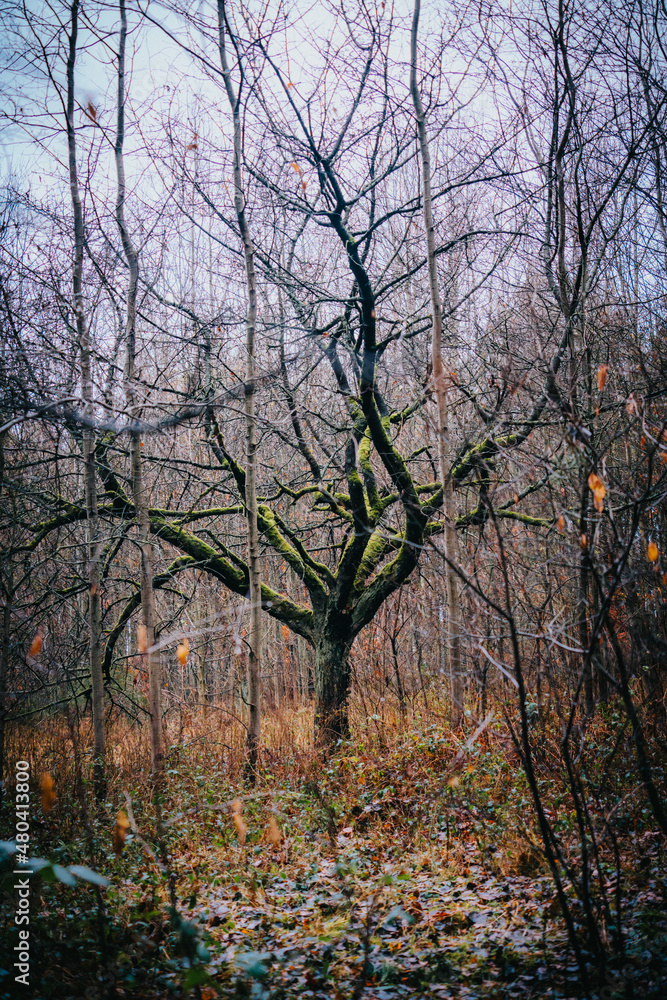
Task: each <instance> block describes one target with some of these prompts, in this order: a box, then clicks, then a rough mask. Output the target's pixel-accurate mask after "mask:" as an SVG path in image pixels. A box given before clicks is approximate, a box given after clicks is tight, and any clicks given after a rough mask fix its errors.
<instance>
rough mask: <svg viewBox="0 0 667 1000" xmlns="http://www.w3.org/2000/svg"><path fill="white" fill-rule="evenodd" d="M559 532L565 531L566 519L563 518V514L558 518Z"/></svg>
mask: <svg viewBox="0 0 667 1000" xmlns="http://www.w3.org/2000/svg"><path fill="white" fill-rule="evenodd" d="M558 530H559V531H565V518H564V517H563V515H562V514H561V515H560V517H559V518H558Z"/></svg>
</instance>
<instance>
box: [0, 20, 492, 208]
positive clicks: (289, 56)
mask: <svg viewBox="0 0 667 1000" xmlns="http://www.w3.org/2000/svg"><path fill="white" fill-rule="evenodd" d="M377 6H378V13H380V10H379V4H377ZM142 7H143V10H145V13H146V15H147V16H144V14H143V11H140V10H139V5H138V4H136V3H132V2H130V3H128V22H129V35H128V48H127V70H128V72H127V88H126V92H127V95H128V98H127V137H126V153H127V163H126V170H127V171H128V182H129V185H130V187H132V185H133V183H134V182H136V181H137V180H138V179H139V177H140V176H145V172H146V170H150V164H149V161H148V159H147V157H146V155H145V154H146V153H147V152H148V147H151V148H152V149H153V148H154V149H157V148H158V147H159V146H160V143H161V141H162V145H164V139H165V138H166V130H167V128H168V127H169V123H172V124H173V125H175V126H176V123H178V122H180V123H185V127H192V128H193V130H195V129H197V128H199V127H201V128H206V129H207V130H208V131H209V134H210V133H218V134H217V136H216V140H217V142H218V143H219V144H221V145H222V146H223V147H224V146H227V147H228V146H229V141H228V139H227V141H225V135H227V136H228V135H229V122H228V116H229V112H228V108H227V106H226V101H225V100H224V94H223V91H222V86H221V83H222V81H221V79H220V78H219V77H218V78H217V79H215V77H216V75H217V74H216V71H217V68H218V66H219V57H218V52H217V37H216V20H215V19H216V5H215V4H211V3H204V2H201V0H200V2H199V3H198V4H196V5H194V4H192V5H190V4H185V3H181V4H180V5H179V4H178V3H177V4H171V5H170V6H167V5H165V4H161V3H159V2H152V3H150V4H148V5H147V6H145V7H144V5H142ZM383 7H384V9H383V10H382V17H381V21H380V23H381V24H382V25H383V28H384V30H387V28H388V26H389V23H390V21H391V22H392V25H393V31H392V34H391V41H390V43H389V44H390V47H391V51H390V52H389V55H390V58H391V63H392V66H393V74H394V78H393V79H391V80H390V81H389V83H390V87H392V89H393V91H394V95H395V96H398V95H400V96H401V97H402V98H403V99H404V100H406V101H407V100H408V99H409V91H408V87H409V32H410V23H411V18H412V3H411V2H410V0H394V2H393V3H392V2H391V0H388V2H387V3H386V5H383ZM0 9H2V10H3V13H4V27H5V31H4V32H3V34H4V43H3V45H2V50H1V56H0V58H1V64H0V97H1V99H2V119H0V125H1V127H0V153H1V161H0V183H4V182H6V181H7V180H8V179H10V178H11V179H12V180H13V184H14V186H17V187H19V188H24V189H25V187H26V185H28V186H29V187H30V189H31V193H32V194H33V196H36V197H39V196H40V194H42V193H44V192H45V191H46V189H48V188H50V187H52V185H53V183H54V181H57V178H59V179H60V181H61V182H64V181H65V180H66V177H67V142H66V132H65V116H64V110H63V101H64V97H65V90H66V86H65V59H66V49H65V46H66V44H67V39H66V31H67V30H68V27H69V17H70V12H69V6H68V5H67V4H62V3H61V4H51V3H43V2H35V0H32V2H30V3H28V5H27V7H26V8H25V10H26V13H25V15H24V14H23V13H22V11H21V9H20V5H17V4H14V5H12V4H5V5H4V7H3V8H0ZM229 10H230V15H229V16H230V17H231V18H233V21H234V26H235V30H236V31H237V32H238V35H239V37H240V38H247V37H248V35H249V32H250V31H251V30H258V29H259V30H261V31H262V32H264V33H265V36H266V35H268V34H269V32H271V39H270V41H269V51H270V52H271V54H272V55H273V56H274V58H275V60H276V65H277V66H279V68H280V72H281V75H282V78H283V80H284V81H285V82H286V83H289V84H291V85H292V87H293V88H294V89H293V93H294V95H295V99H296V101H297V102H298V103H299V104H300V105H301V107H302V108H303V107H305V104H306V102H310V114H311V117H312V119H313V120H315V121H318V122H321V121H326V122H328V123H329V125H330V127H331V128H332V129H334V128H335V127H336V124H337V123H340V122H341V121H342V120H343V118H344V116H345V114H346V111H347V108H348V107H349V102H350V101H351V99H352V98H353V95H354V93H355V91H356V88H357V86H358V73H359V72H360V70H361V65H362V61H361V59H358V61H357V65H356V66H355V67H353V68H352V69H351V71H349V72H347V71H346V69H347V67H346V66H345V64H344V62H345V60H346V59H348V58H349V57H350V56H351V52H350V47H349V40H347V39H345V37H344V36H345V35H346V34H347V25H346V16H347V17H348V18H349V17H351V18H352V19H353V20H354V19H355V15H356V14H358V13H359V10H360V4H359V3H357V2H352V3H348V4H347V5H346V6H345V7H344V6H342V5H341V4H334V3H331V4H328V5H325V4H323V3H322V2H321V0H320V2H317V3H308V2H304V0H296V2H292V3H286V2H284V0H283V2H281V3H278V4H269V5H268V6H267V5H266V4H264V3H262V4H259V3H252V4H250V5H248V8H247V12H246V17H247V22H246V24H244V23H243V21H242V19H241V15H240V12H239V8H238V5H236V4H231V5H229ZM457 10H458V8H457V6H456V5H455V4H454V3H453V2H451V0H448V2H447V3H445V4H443V3H442V2H441V0H431V2H426V3H424V4H423V10H422V17H421V23H420V47H423V49H424V50H425V51H426V52H427V53H428V51H429V48H430V49H431V51H435V50H436V49H437V48H438V45H439V40H440V37H441V35H442V34H443V26H444V24H445V23H448V22H449V23H451V22H453V21H454V20H455V18H456V15H457ZM119 24H120V18H119V11H118V7H117V5H115V4H110V3H104V2H102V3H84V4H83V6H82V13H81V16H80V23H79V45H78V52H77V60H76V67H75V95H76V103H77V105H78V108H77V111H76V115H75V118H76V126H77V132H78V136H79V146H80V151H81V154H82V155H83V154H84V153H85V152H86V150H87V148H89V147H90V145H91V144H92V145H95V141H97V142H98V143H99V146H100V152H99V159H98V161H97V165H96V175H97V178H98V182H99V180H100V174H103V175H106V177H107V179H108V183H109V184H113V182H114V175H115V169H114V163H113V141H114V137H115V129H116V89H117V80H116V65H117V64H116V53H117V47H118V30H119ZM360 24H361V19H360ZM356 34H357V36H358V38H359V40H360V42H361V43H362V44H364V43H365V42H367V39H368V34H367V32H364V30H363V28H362V27H361V26H360V27H359V28H357V29H356ZM183 46H186V47H187V48H189V49H190V50H191V51H192V52H196V53H197V54H201V55H203V56H204V57H205V59H206V60H207V63H208V66H207V65H206V63H202V61H201V60H200V59H198V58H197V57H196V56H193V55H192V54H191V52H188V51H187V48H184V47H183ZM335 53H338V57H333V58H332V54H335ZM47 61H48V66H47ZM427 61H429V60H428V56H427V57H426V58H424V62H425V63H426V62H427ZM457 63H458V65H457ZM422 68H423V69H425V70H426V71H427V73H429V74H430V82H431V84H432V83H433V80H434V79H435V78H436V77H437V75H438V73H439V72H440V70H441V68H442V67H441V66H440V64H439V63H438V62H437V60H436V62H435V63H431V65H425V66H423V67H422ZM446 70H447V74H448V82H449V85H450V86H451V81H452V80H453V79H454V78H455V77H456V76H457V74H458V75H462V74H464V72H465V70H466V61H465V59H461V58H460V57H458V58H452V56H451V53H450V57H449V62H448V65H447V67H446ZM263 86H264V87H265V88H266V91H267V93H271V92H272V93H273V97H274V99H275V102H276V105H278V102H281V103H282V105H283V106H284V104H285V102H284V95H283V94H282V93H281V86H280V83H279V81H278V79H277V77H276V76H275V75H274V74H270V73H265V74H264V75H263ZM368 100H369V101H371V102H372V101H374V100H375V101H377V100H379V98H373V97H371V96H370V95H369V97H368ZM91 110H92V111H93V114H94V115H95V121H92V119H91V117H90V115H91ZM480 112H481V113H484V107H483V102H481V103H480V102H478V106H477V113H480ZM198 122H200V124H199V125H198V124H197V123H198ZM188 123H189V125H188ZM177 127H179V128H181V127H183V125H182V124H181V125H178V126H177ZM180 138H181V139H184V138H185V137H182V136H181V137H180ZM211 138H213V136H212V135H211Z"/></svg>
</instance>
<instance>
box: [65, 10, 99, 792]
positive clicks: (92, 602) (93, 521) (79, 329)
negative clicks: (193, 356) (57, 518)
mask: <svg viewBox="0 0 667 1000" xmlns="http://www.w3.org/2000/svg"><path fill="white" fill-rule="evenodd" d="M70 14H71V32H70V35H69V47H68V53H67V147H68V158H69V182H70V195H71V200H72V212H73V215H74V266H73V268H72V292H73V298H74V315H75V323H76V333H77V340H78V344H79V354H80V359H81V396H82V399H83V417H84V428H83V461H84V482H85V497H86V527H87V535H88V537H87V561H88V635H89V640H88V645H89V656H90V680H91V689H92V697H91V701H92V711H93V781H94V785H95V794H96V796H97V798H98V800H101V799H103V798H104V796H105V793H106V776H105V774H106V768H105V756H106V734H105V731H104V678H103V674H102V645H101V631H102V602H101V593H100V586H101V580H100V557H101V545H100V526H99V515H98V506H97V483H96V469H95V427H94V422H95V405H94V393H93V377H92V364H91V344H90V328H89V325H88V322H87V320H86V316H85V312H84V306H83V287H82V282H83V250H84V229H83V209H82V206H81V196H80V194H79V178H78V172H77V163H76V132H75V129H74V64H75V62H76V47H77V36H78V28H79V2H78V0H75V2H74V3H73V4H72V5H71V7H70Z"/></svg>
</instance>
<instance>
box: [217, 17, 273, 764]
mask: <svg viewBox="0 0 667 1000" xmlns="http://www.w3.org/2000/svg"><path fill="white" fill-rule="evenodd" d="M227 31H228V28H227V18H226V15H225V5H224V0H218V34H219V47H220V64H221V66H222V75H223V79H224V82H225V90H226V92H227V99H228V101H229V106H230V108H231V111H232V116H233V120H234V210H235V212H236V219H237V222H238V226H239V232H240V234H241V241H242V243H243V253H244V257H245V270H246V287H247V293H248V311H247V313H246V372H245V426H246V435H245V451H246V456H245V459H246V462H245V476H246V478H245V508H246V518H247V525H248V528H247V531H248V571H249V582H250V591H249V595H248V596H249V598H250V635H249V643H248V645H249V650H248V705H249V720H248V739H247V760H248V773H249V775H250V776H251V777H252V776H253V775H254V773H255V770H256V765H257V755H258V750H259V739H260V726H261V708H260V696H261V692H260V681H259V674H260V663H261V648H262V590H261V570H260V558H259V531H258V527H257V421H256V419H255V331H256V324H257V278H256V273H255V256H254V251H253V245H252V240H251V238H250V231H249V229H248V220H247V218H246V214H245V195H244V192H243V177H242V168H241V163H242V156H243V137H242V133H241V116H240V107H239V104H240V100H239V98H240V95H239V94H237V93H236V91H235V89H234V83H233V80H232V75H231V72H230V69H229V63H228V61H227V51H226V47H225V41H226V38H227Z"/></svg>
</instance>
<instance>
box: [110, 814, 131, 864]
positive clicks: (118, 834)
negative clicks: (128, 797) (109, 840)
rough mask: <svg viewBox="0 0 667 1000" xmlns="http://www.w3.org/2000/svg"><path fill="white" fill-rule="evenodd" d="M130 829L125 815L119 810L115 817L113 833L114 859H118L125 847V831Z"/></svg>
mask: <svg viewBox="0 0 667 1000" xmlns="http://www.w3.org/2000/svg"><path fill="white" fill-rule="evenodd" d="M129 829H130V821H129V819H128V818H127V813H125V812H123V810H122V809H121V810H120V812H119V813H118V816H117V817H116V826H115V828H114V832H113V849H114V851H115V852H116V857H120V855H121V854H122V851H123V847H124V846H125V838H126V837H127V831H128V830H129Z"/></svg>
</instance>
